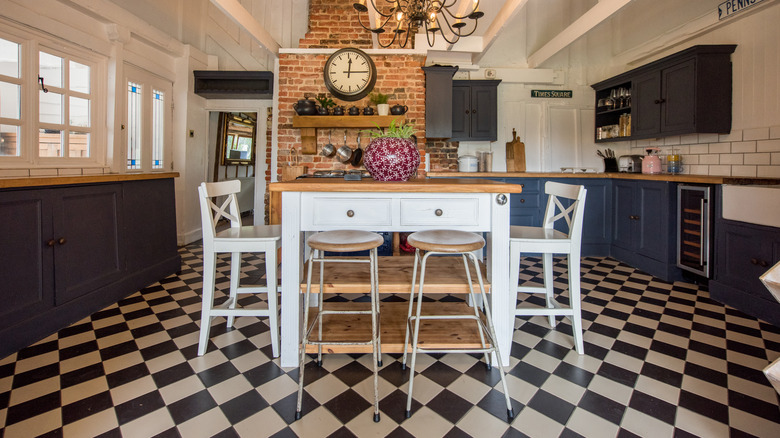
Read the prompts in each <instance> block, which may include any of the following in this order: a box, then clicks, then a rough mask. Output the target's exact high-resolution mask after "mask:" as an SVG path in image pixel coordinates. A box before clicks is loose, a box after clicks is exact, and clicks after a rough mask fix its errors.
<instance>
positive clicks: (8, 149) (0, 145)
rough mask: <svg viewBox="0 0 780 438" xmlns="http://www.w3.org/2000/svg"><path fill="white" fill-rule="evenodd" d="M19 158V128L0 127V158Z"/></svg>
mask: <svg viewBox="0 0 780 438" xmlns="http://www.w3.org/2000/svg"><path fill="white" fill-rule="evenodd" d="M18 156H19V127H18V126H13V125H0V157H18Z"/></svg>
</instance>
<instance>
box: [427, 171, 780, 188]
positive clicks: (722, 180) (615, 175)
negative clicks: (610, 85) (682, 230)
mask: <svg viewBox="0 0 780 438" xmlns="http://www.w3.org/2000/svg"><path fill="white" fill-rule="evenodd" d="M428 176H429V177H436V178H438V177H445V178H610V179H634V180H645V181H669V182H683V183H700V184H735V185H751V184H767V185H774V184H780V178H748V177H736V176H710V175H688V174H674V175H673V174H669V173H661V174H652V175H651V174H645V173H622V172H607V173H596V172H582V173H562V172H428Z"/></svg>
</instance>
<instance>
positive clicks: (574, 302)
mask: <svg viewBox="0 0 780 438" xmlns="http://www.w3.org/2000/svg"><path fill="white" fill-rule="evenodd" d="M569 305H570V306H571V308H572V312H573V315H572V316H571V331H572V334H573V335H574V347H575V348H576V349H577V353H579V354H584V353H585V346H584V342H583V339H582V298H581V284H580V256H579V254H569Z"/></svg>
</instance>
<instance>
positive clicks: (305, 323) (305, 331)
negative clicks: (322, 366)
mask: <svg viewBox="0 0 780 438" xmlns="http://www.w3.org/2000/svg"><path fill="white" fill-rule="evenodd" d="M313 265H314V251H312V252H311V254H309V272H308V274H307V276H306V294H305V295H304V296H303V339H302V340H301V352H300V359H299V361H298V402H297V404H296V407H295V419H296V420H299V419H300V418H301V405H302V404H303V368H304V362H305V360H306V344H307V343H308V340H309V294H311V271H312V266H313Z"/></svg>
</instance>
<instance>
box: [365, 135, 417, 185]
mask: <svg viewBox="0 0 780 438" xmlns="http://www.w3.org/2000/svg"><path fill="white" fill-rule="evenodd" d="M363 165H364V166H366V169H367V170H368V172H369V173H370V174H371V177H372V178H374V181H406V180H408V179H409V178H411V177H412V175H414V174H415V172H417V168H418V167H419V166H420V152H419V151H418V150H417V143H416V142H415V141H414V140H412V139H409V138H394V137H382V138H375V139H373V140H371V143H369V145H368V147H367V148H366V152H365V154H364V155H363Z"/></svg>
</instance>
